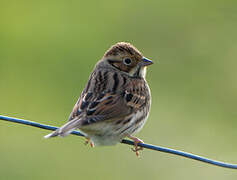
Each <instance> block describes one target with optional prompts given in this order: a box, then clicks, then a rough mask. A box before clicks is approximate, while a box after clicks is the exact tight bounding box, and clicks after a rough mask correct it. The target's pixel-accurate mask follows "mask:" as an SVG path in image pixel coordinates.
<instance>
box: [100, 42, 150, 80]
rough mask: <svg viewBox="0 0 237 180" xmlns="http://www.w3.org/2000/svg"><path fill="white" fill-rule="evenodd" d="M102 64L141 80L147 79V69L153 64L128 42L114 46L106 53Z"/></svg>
mask: <svg viewBox="0 0 237 180" xmlns="http://www.w3.org/2000/svg"><path fill="white" fill-rule="evenodd" d="M101 62H102V63H105V64H106V65H109V66H112V67H114V68H116V69H118V70H120V71H122V72H123V73H126V74H128V75H129V76H131V77H140V78H145V75H146V67H147V66H149V65H151V64H153V62H152V61H151V60H149V59H147V58H145V57H144V56H143V55H142V53H141V52H140V51H139V50H137V48H135V47H134V46H133V45H131V44H130V43H126V42H119V43H117V44H115V45H113V46H112V47H111V48H110V49H108V50H107V51H106V52H105V54H104V56H103V58H102V60H101Z"/></svg>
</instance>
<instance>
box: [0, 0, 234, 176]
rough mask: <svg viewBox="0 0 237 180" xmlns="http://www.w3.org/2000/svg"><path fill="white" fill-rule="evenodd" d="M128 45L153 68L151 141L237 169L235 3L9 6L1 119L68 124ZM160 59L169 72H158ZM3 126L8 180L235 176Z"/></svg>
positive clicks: (162, 0)
mask: <svg viewBox="0 0 237 180" xmlns="http://www.w3.org/2000/svg"><path fill="white" fill-rule="evenodd" d="M118 41H128V42H131V43H133V44H134V45H135V46H136V47H137V48H138V49H140V50H141V51H142V52H143V54H144V55H145V56H147V57H148V58H150V59H153V60H154V62H155V64H154V65H153V66H151V67H150V68H149V69H148V70H149V71H148V74H147V80H148V82H149V84H150V87H151V91H152V98H153V103H152V110H151V113H150V117H149V120H148V123H147V124H146V126H145V127H144V129H143V130H142V131H141V132H140V133H139V134H138V137H139V138H141V139H143V140H144V141H145V142H147V143H152V144H156V145H161V146H166V147H171V148H175V149H180V150H183V151H188V152H192V153H196V154H199V155H203V156H207V157H210V158H213V159H218V160H224V161H228V162H235V163H237V141H236V137H237V131H236V130H237V121H236V119H237V111H236V107H237V80H236V77H237V70H236V69H237V68H236V67H237V1H236V0H226V1H223V0H222V1H221V0H179V1H177V0H168V1H167V0H158V1H157V0H154V1H135V0H133V1H125V0H120V1H109V0H102V1H79V0H77V1H75V0H73V1H64V0H57V1H26V0H22V1H16V0H15V1H12V0H9V1H1V2H0V102H1V103H0V113H1V114H2V115H8V116H13V117H18V118H24V119H29V120H33V121H37V122H40V123H47V124H51V125H56V126H60V125H62V124H63V123H65V122H66V121H67V118H68V116H69V114H70V112H71V110H72V107H73V105H74V103H75V102H76V100H77V98H78V96H79V95H80V92H81V91H82V89H83V88H84V86H85V83H86V82H87V80H88V76H89V74H90V72H91V71H92V69H93V67H94V64H95V63H96V62H97V60H99V59H100V58H101V57H102V56H103V54H104V52H105V50H107V49H108V48H109V47H110V46H111V45H112V44H114V43H116V42H118ZM158 62H159V63H158ZM47 133H49V131H46V130H41V129H36V128H31V127H26V126H22V125H18V124H13V123H7V122H3V121H0V142H1V143H0V179H4V180H12V179H18V180H26V179H34V180H42V179H44V180H52V179H58V180H64V179H103V180H106V179H113V180H118V179H136V180H140V179H145V178H146V179H187V180H189V179H192V180H199V179H215V180H223V179H226V180H227V179H228V180H236V178H237V172H236V171H234V170H228V169H224V168H218V167H214V166H210V165H206V164H203V163H200V162H196V161H192V160H187V159H184V158H180V157H176V156H172V155H168V154H164V153H159V152H155V151H151V150H144V152H143V153H142V156H141V158H140V159H137V157H136V156H135V154H134V153H132V152H131V150H130V147H129V146H126V145H122V144H118V145H117V146H112V147H98V148H94V149H92V148H90V147H89V146H84V145H83V143H84V139H83V138H78V137H75V136H69V137H67V138H65V139H61V138H55V139H50V140H45V139H43V136H44V135H46V134H47Z"/></svg>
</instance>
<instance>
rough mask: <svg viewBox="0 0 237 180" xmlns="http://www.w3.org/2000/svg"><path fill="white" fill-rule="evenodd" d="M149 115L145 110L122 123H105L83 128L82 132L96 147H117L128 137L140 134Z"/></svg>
mask: <svg viewBox="0 0 237 180" xmlns="http://www.w3.org/2000/svg"><path fill="white" fill-rule="evenodd" d="M147 116H148V113H146V112H144V111H143V110H141V111H137V112H136V113H134V114H133V115H131V116H130V117H131V118H130V120H129V121H126V120H127V119H123V120H122V121H121V123H119V124H118V123H116V122H113V121H112V122H111V121H103V122H97V123H94V124H91V125H88V126H84V127H81V128H80V130H81V131H82V133H84V134H85V135H86V136H87V137H89V138H90V139H91V140H92V141H93V142H94V144H95V146H102V145H106V146H108V145H115V144H117V143H119V142H120V141H121V140H122V139H123V138H125V137H126V136H128V135H132V134H135V133H137V132H139V131H140V130H141V129H142V127H143V126H144V124H145V122H146V119H147Z"/></svg>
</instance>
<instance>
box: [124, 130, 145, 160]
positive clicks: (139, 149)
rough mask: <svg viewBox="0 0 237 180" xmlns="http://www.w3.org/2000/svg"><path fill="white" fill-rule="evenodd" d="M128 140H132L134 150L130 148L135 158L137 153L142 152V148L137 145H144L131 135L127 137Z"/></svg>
mask: <svg viewBox="0 0 237 180" xmlns="http://www.w3.org/2000/svg"><path fill="white" fill-rule="evenodd" d="M128 138H130V139H132V140H133V142H134V148H132V151H133V152H135V153H136V156H137V157H139V151H142V150H143V147H140V146H138V143H144V142H143V141H142V140H141V139H139V138H137V137H133V136H131V135H129V136H128Z"/></svg>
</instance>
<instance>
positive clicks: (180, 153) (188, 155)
mask: <svg viewBox="0 0 237 180" xmlns="http://www.w3.org/2000/svg"><path fill="white" fill-rule="evenodd" d="M0 120H4V121H9V122H14V123H19V124H24V125H28V126H33V127H37V128H41V129H46V130H51V131H54V130H56V129H58V127H54V126H49V125H45V124H40V123H37V122H33V121H28V120H24V119H18V118H13V117H7V116H2V115H0ZM71 134H73V135H77V136H84V135H83V134H82V133H80V132H79V131H73V132H72V133H71ZM121 143H123V144H128V145H134V143H133V141H130V140H126V139H123V140H122V142H121ZM138 146H140V147H143V148H146V149H151V150H155V151H160V152H164V153H169V154H174V155H178V156H182V157H186V158H189V159H194V160H197V161H201V162H204V163H208V164H212V165H215V166H220V167H224V168H230V169H237V164H229V163H225V162H221V161H216V160H212V159H208V158H205V157H201V156H198V155H195V154H191V153H187V152H183V151H178V150H175V149H170V148H166V147H161V146H155V145H151V144H144V143H139V144H138Z"/></svg>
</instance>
